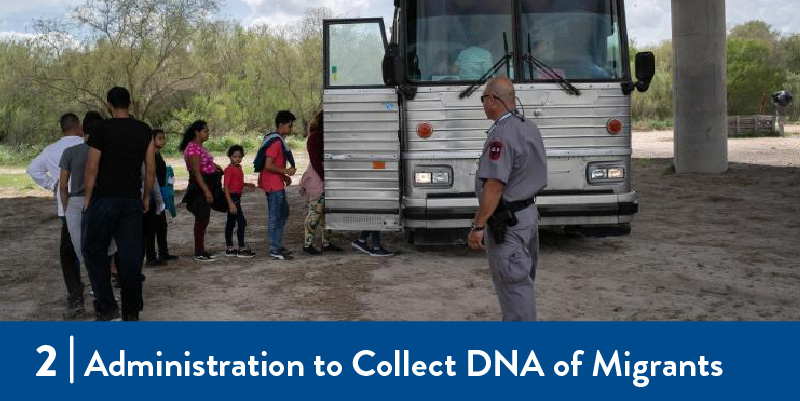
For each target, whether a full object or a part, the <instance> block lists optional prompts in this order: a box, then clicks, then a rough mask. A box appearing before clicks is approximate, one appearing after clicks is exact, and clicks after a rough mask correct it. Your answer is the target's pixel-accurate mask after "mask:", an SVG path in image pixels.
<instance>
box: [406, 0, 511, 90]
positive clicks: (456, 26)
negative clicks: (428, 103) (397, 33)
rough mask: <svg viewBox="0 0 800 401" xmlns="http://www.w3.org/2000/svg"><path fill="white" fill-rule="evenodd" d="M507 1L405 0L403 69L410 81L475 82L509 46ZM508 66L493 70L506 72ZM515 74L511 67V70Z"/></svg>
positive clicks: (508, 0)
mask: <svg viewBox="0 0 800 401" xmlns="http://www.w3.org/2000/svg"><path fill="white" fill-rule="evenodd" d="M512 14H513V6H512V2H511V1H510V0H500V1H498V0H495V1H487V0H418V1H410V2H408V10H407V18H408V19H407V23H408V24H407V29H406V34H407V35H408V38H407V39H408V40H407V46H406V52H407V53H406V60H407V68H408V73H409V77H410V79H411V81H413V82H441V81H475V80H477V79H479V78H480V77H481V76H482V75H483V74H484V73H485V72H486V71H487V70H488V69H489V68H491V67H492V66H493V65H494V64H495V63H496V62H497V61H498V60H500V59H501V58H502V57H503V56H504V55H505V50H504V47H505V46H504V43H503V32H506V33H507V37H508V41H509V43H508V49H509V51H513V49H514V43H513V37H514V35H513V33H512V21H513V18H512ZM506 73H507V70H506V68H502V69H501V70H500V71H499V72H498V74H497V75H503V76H505V75H506ZM512 78H513V71H512Z"/></svg>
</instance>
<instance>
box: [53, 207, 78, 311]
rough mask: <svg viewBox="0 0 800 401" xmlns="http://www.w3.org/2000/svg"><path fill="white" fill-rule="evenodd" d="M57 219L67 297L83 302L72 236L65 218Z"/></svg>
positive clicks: (62, 271)
mask: <svg viewBox="0 0 800 401" xmlns="http://www.w3.org/2000/svg"><path fill="white" fill-rule="evenodd" d="M60 206H61V205H59V207H60ZM58 219H59V220H60V221H61V244H60V246H59V256H60V259H61V273H62V274H63V275H64V284H66V285H67V299H68V300H69V301H78V300H80V301H81V302H83V283H82V282H81V267H80V266H81V265H80V262H78V256H77V255H76V254H75V247H74V246H73V245H72V238H71V237H70V235H69V230H68V229H67V219H66V218H64V217H59V218H58Z"/></svg>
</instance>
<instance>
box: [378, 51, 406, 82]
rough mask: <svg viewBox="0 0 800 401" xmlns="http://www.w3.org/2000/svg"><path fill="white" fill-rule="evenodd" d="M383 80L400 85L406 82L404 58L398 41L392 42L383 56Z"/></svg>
mask: <svg viewBox="0 0 800 401" xmlns="http://www.w3.org/2000/svg"><path fill="white" fill-rule="evenodd" d="M383 82H384V83H385V84H386V85H388V86H399V85H400V84H402V83H404V82H405V68H404V65H403V58H402V57H401V55H400V46H398V45H397V43H390V44H389V46H388V47H387V48H386V54H385V55H384V56H383Z"/></svg>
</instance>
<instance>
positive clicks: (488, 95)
mask: <svg viewBox="0 0 800 401" xmlns="http://www.w3.org/2000/svg"><path fill="white" fill-rule="evenodd" d="M483 95H484V96H483V97H481V101H482V102H483V111H484V112H485V113H486V118H488V119H490V120H497V119H498V118H499V117H500V116H502V115H503V114H505V113H507V112H509V111H510V110H512V109H514V108H516V107H515V105H516V101H515V99H516V95H515V94H514V85H513V84H512V83H511V81H510V80H509V79H508V78H506V77H498V78H494V79H492V80H490V81H489V82H488V83H487V84H486V89H484V90H483Z"/></svg>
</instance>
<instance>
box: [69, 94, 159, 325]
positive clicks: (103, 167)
mask: <svg viewBox="0 0 800 401" xmlns="http://www.w3.org/2000/svg"><path fill="white" fill-rule="evenodd" d="M106 100H107V104H108V107H109V109H111V113H112V117H113V118H110V119H108V120H105V121H103V122H102V123H100V124H98V126H97V127H96V128H95V132H94V133H93V134H92V136H91V137H90V138H89V142H88V145H89V158H88V160H87V162H86V171H85V192H86V193H85V199H84V202H85V204H84V210H85V215H84V216H85V217H84V225H85V230H84V232H85V233H86V234H85V235H86V237H85V239H84V243H83V256H84V259H85V261H86V267H87V269H88V270H89V280H90V281H91V283H92V289H93V290H94V295H95V300H94V310H95V314H96V318H97V320H115V319H117V318H118V317H119V308H118V306H117V301H116V300H115V299H114V292H113V289H112V286H111V258H110V257H109V256H108V254H107V250H108V245H109V243H110V242H111V239H112V238H114V239H115V240H116V243H117V259H116V260H117V271H118V273H119V282H120V285H121V287H122V319H123V320H138V319H139V311H141V310H142V281H143V280H144V276H142V256H143V255H142V254H143V249H144V247H143V246H142V217H143V213H145V212H147V210H148V209H149V208H150V201H149V200H150V191H151V190H152V188H153V182H154V180H155V148H154V146H153V139H152V138H153V137H152V131H151V130H150V127H149V126H148V125H147V124H145V123H143V122H141V121H138V120H136V119H134V118H132V117H131V116H130V112H129V110H128V109H129V107H130V103H131V97H130V93H129V92H128V90H127V89H125V88H120V87H115V88H113V89H111V90H110V91H108V95H107V96H106ZM143 162H144V163H145V172H146V173H145V177H144V178H145V179H144V188H142V173H141V171H142V163H143Z"/></svg>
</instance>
